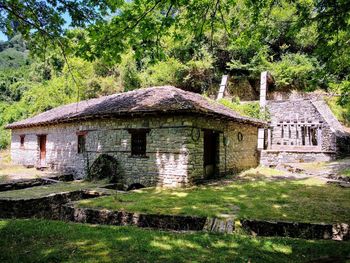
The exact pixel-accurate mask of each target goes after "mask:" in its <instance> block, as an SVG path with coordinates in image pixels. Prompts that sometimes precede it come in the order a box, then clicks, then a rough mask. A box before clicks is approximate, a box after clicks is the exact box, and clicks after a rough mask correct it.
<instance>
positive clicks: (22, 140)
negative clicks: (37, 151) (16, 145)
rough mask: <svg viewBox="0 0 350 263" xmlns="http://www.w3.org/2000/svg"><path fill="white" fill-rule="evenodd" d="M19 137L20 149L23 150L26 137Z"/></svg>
mask: <svg viewBox="0 0 350 263" xmlns="http://www.w3.org/2000/svg"><path fill="white" fill-rule="evenodd" d="M19 137H20V143H21V144H20V145H21V148H23V147H24V137H26V136H25V135H20V136H19Z"/></svg>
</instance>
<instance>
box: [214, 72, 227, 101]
mask: <svg viewBox="0 0 350 263" xmlns="http://www.w3.org/2000/svg"><path fill="white" fill-rule="evenodd" d="M227 80H228V75H223V76H222V79H221V83H220V88H219V93H218V96H217V98H216V100H220V99H222V98H223V97H224V93H225V89H226V85H227Z"/></svg>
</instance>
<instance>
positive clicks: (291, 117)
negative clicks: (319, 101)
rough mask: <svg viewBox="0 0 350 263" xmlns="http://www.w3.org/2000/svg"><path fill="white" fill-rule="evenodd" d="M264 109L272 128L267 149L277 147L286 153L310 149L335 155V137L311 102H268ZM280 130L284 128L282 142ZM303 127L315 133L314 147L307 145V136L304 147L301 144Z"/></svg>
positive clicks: (306, 134)
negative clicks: (269, 144) (267, 112)
mask: <svg viewBox="0 0 350 263" xmlns="http://www.w3.org/2000/svg"><path fill="white" fill-rule="evenodd" d="M267 108H268V111H269V115H270V121H271V126H272V127H273V129H272V130H271V135H272V136H271V137H272V139H271V147H270V149H274V148H276V147H277V148H278V147H279V146H280V147H283V148H288V149H293V148H295V149H297V148H298V149H301V148H302V147H309V149H310V147H312V148H313V149H314V150H317V151H325V152H334V151H336V141H335V140H336V138H335V135H334V133H333V132H332V131H331V128H330V126H329V125H328V124H327V123H326V121H325V120H324V119H323V117H322V116H321V114H320V113H319V112H318V111H317V110H316V108H315V107H314V106H313V104H312V102H311V101H310V100H290V101H268V102H267ZM282 126H283V127H284V132H283V135H284V136H283V138H282ZM302 127H306V128H307V127H311V128H314V129H316V132H317V133H316V136H317V144H318V145H317V146H316V145H312V144H311V145H310V140H311V138H310V137H309V135H310V134H308V132H306V133H305V144H304V145H303V144H302V139H301V135H302ZM289 130H290V134H289ZM293 146H295V147H293Z"/></svg>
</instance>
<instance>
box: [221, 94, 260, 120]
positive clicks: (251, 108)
mask: <svg viewBox="0 0 350 263" xmlns="http://www.w3.org/2000/svg"><path fill="white" fill-rule="evenodd" d="M219 102H220V103H221V104H223V105H224V106H226V107H228V108H230V109H232V110H234V111H237V112H238V113H240V114H241V115H243V116H247V117H252V118H257V119H263V120H266V118H267V117H266V116H263V114H262V113H261V112H260V105H259V103H258V102H247V103H241V102H240V101H239V99H236V100H229V99H221V100H219Z"/></svg>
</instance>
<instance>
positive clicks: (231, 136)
mask: <svg viewBox="0 0 350 263" xmlns="http://www.w3.org/2000/svg"><path fill="white" fill-rule="evenodd" d="M129 129H149V132H148V133H147V138H146V139H147V144H146V145H147V146H146V156H143V157H135V156H131V145H130V144H131V142H130V140H131V134H130V132H129ZM207 129H209V130H213V131H215V132H217V133H218V142H217V144H218V147H217V156H218V157H217V158H218V160H217V167H216V175H220V174H227V173H232V172H236V171H239V170H243V169H246V168H250V167H255V166H256V165H257V164H258V162H259V156H258V152H257V141H256V138H257V130H258V128H257V127H256V126H253V125H250V124H243V123H237V122H234V121H222V120H219V119H215V118H211V117H190V116H173V117H167V116H162V117H143V118H140V117H137V118H136V117H135V118H132V117H130V118H119V119H117V118H115V119H96V120H91V121H79V122H72V123H61V124H51V125H46V126H36V127H31V128H19V129H13V130H12V143H11V157H12V160H13V162H15V163H18V164H24V165H29V166H37V167H39V166H43V164H41V163H39V160H40V156H39V155H40V150H39V147H40V146H39V139H38V135H46V136H47V137H46V138H47V143H46V163H45V164H44V166H45V167H47V168H50V169H53V170H58V171H63V172H70V173H73V174H74V175H75V177H76V178H83V177H85V176H86V175H87V171H88V168H89V167H91V165H92V164H93V162H94V160H96V158H97V157H98V156H99V155H101V154H108V155H111V156H113V157H114V158H115V159H116V160H117V161H118V167H119V169H120V172H121V174H122V177H123V178H122V180H123V182H124V183H125V184H126V185H131V184H133V183H140V184H142V185H145V186H155V185H158V186H183V185H187V184H191V183H194V182H196V181H198V180H201V179H205V176H204V170H203V169H204V168H203V154H204V150H203V149H204V145H203V144H204V131H205V130H207ZM79 132H84V134H86V146H85V147H86V151H85V152H84V153H78V150H77V148H78V145H77V143H78V141H77V134H78V133H79ZM194 135H195V136H194ZM21 137H22V138H23V137H24V141H22V142H23V144H22V146H21ZM22 140H23V139H22Z"/></svg>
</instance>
